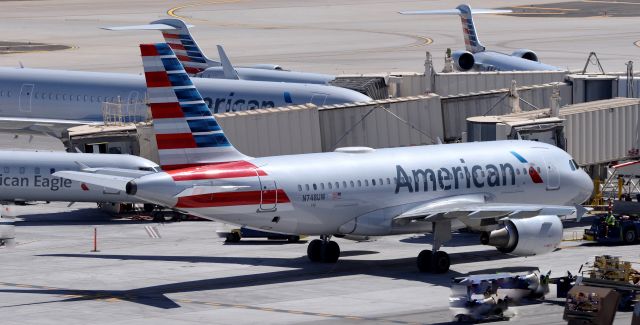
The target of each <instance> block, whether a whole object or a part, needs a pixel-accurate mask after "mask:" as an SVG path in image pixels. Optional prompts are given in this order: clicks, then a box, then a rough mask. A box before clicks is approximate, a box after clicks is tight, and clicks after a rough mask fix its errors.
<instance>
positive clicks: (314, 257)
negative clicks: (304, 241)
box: [307, 235, 340, 263]
mask: <svg viewBox="0 0 640 325" xmlns="http://www.w3.org/2000/svg"><path fill="white" fill-rule="evenodd" d="M330 239H331V236H327V235H322V236H320V239H314V240H312V241H311V242H310V243H309V246H307V257H309V260H311V261H312V262H323V263H335V262H337V261H338V258H340V246H339V245H338V243H336V242H334V241H331V240H330Z"/></svg>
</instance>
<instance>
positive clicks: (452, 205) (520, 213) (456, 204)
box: [394, 194, 586, 222]
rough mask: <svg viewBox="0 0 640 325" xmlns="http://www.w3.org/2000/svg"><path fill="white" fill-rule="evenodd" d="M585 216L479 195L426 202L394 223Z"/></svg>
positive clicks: (579, 210)
mask: <svg viewBox="0 0 640 325" xmlns="http://www.w3.org/2000/svg"><path fill="white" fill-rule="evenodd" d="M585 212H586V210H585V209H584V208H580V207H574V206H562V205H537V204H515V203H491V202H487V200H486V197H485V196H484V195H482V194H473V195H459V196H452V197H447V198H442V199H438V200H435V201H430V202H427V203H425V204H422V205H419V206H417V207H414V208H413V209H410V210H408V211H406V212H404V213H402V214H400V215H398V216H396V217H395V218H394V220H406V221H410V220H422V221H429V222H437V221H443V220H448V219H449V220H450V219H461V220H462V221H464V220H476V221H481V222H482V221H483V220H493V221H496V220H498V219H501V218H507V217H508V218H530V217H534V216H537V215H558V216H565V215H570V214H573V213H577V214H578V219H579V218H581V217H582V215H583V214H584V213H585Z"/></svg>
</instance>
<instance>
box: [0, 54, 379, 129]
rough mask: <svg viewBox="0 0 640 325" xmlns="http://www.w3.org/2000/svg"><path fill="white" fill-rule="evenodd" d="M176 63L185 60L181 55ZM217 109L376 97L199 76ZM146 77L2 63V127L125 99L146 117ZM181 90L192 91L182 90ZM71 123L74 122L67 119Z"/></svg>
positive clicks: (85, 113) (95, 118) (71, 116)
mask: <svg viewBox="0 0 640 325" xmlns="http://www.w3.org/2000/svg"><path fill="white" fill-rule="evenodd" d="M172 64H180V63H179V61H178V60H177V59H175V60H174V61H172ZM194 83H195V84H196V85H197V86H198V89H199V90H200V92H201V94H202V95H203V96H204V100H205V101H206V103H207V106H208V107H209V109H210V110H211V111H212V112H213V113H223V112H230V111H241V110H252V109H258V108H270V107H280V106H289V105H299V104H306V103H313V104H316V105H318V106H322V105H332V104H340V103H349V102H366V101H370V100H371V98H369V97H368V96H366V95H363V94H361V93H359V92H356V91H353V90H350V89H346V88H340V87H334V86H327V85H317V84H301V83H286V82H266V81H247V80H226V79H206V78H196V79H194ZM147 96H148V95H147V89H146V86H145V81H144V77H143V76H141V75H135V74H126V73H105V72H85V71H64V70H47V69H29V68H0V115H2V116H3V117H2V118H0V128H2V129H4V128H12V127H14V125H15V123H16V121H20V123H21V125H25V128H27V127H28V126H29V125H33V124H40V125H58V124H60V123H61V122H65V121H66V120H71V121H72V122H73V123H71V126H73V125H79V124H83V123H87V122H101V121H102V120H103V116H104V113H105V112H104V111H103V103H105V102H110V103H121V105H122V112H121V113H122V114H124V115H125V117H127V120H128V121H134V122H135V121H141V120H146V119H147V117H148V109H147V107H146V103H145V100H146V98H147ZM180 96H188V94H186V93H184V92H182V93H181V94H180ZM62 124H64V126H66V127H68V126H67V125H69V122H65V123H62Z"/></svg>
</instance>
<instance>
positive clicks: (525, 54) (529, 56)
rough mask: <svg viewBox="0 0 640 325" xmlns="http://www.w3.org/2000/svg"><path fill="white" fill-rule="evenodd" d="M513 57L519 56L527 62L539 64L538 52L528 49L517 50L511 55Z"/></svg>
mask: <svg viewBox="0 0 640 325" xmlns="http://www.w3.org/2000/svg"><path fill="white" fill-rule="evenodd" d="M511 56H517V57H519V58H522V59H525V60H529V61H535V62H539V61H538V55H537V54H536V52H534V51H531V50H527V49H519V50H515V51H513V53H511Z"/></svg>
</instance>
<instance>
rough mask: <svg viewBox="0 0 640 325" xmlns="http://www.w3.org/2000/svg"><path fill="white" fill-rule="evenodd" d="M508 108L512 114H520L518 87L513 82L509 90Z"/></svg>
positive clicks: (512, 81)
mask: <svg viewBox="0 0 640 325" xmlns="http://www.w3.org/2000/svg"><path fill="white" fill-rule="evenodd" d="M509 108H510V109H511V112H512V113H520V112H522V109H521V108H520V95H519V94H518V85H517V84H516V81H515V80H511V88H509Z"/></svg>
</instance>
